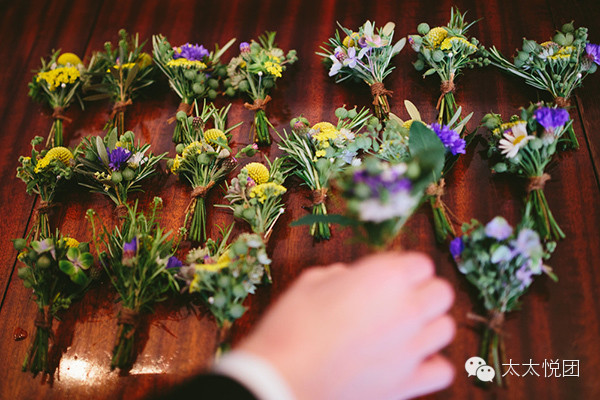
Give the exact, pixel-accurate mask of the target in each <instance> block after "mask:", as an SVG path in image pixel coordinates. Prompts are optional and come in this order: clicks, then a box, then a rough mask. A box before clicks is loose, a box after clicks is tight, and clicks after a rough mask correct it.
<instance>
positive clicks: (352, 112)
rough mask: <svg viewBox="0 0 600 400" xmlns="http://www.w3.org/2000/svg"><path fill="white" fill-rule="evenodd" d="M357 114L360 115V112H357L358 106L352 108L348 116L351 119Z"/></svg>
mask: <svg viewBox="0 0 600 400" xmlns="http://www.w3.org/2000/svg"><path fill="white" fill-rule="evenodd" d="M357 115H358V113H357V112H356V108H353V109H352V110H348V118H350V119H352V118H356V116H357Z"/></svg>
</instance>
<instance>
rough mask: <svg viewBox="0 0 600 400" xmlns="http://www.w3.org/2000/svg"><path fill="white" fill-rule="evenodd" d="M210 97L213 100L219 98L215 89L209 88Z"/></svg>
mask: <svg viewBox="0 0 600 400" xmlns="http://www.w3.org/2000/svg"><path fill="white" fill-rule="evenodd" d="M208 98H209V99H211V100H214V99H216V98H217V91H216V90H213V89H211V90H209V91H208Z"/></svg>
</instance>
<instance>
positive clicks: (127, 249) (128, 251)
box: [121, 237, 138, 267]
mask: <svg viewBox="0 0 600 400" xmlns="http://www.w3.org/2000/svg"><path fill="white" fill-rule="evenodd" d="M137 249H138V238H137V237H134V238H133V239H132V240H131V242H125V243H123V256H122V258H121V262H122V263H123V265H125V266H127V267H133V264H134V260H135V256H136V254H137Z"/></svg>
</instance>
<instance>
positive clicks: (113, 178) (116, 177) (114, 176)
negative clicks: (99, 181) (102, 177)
mask: <svg viewBox="0 0 600 400" xmlns="http://www.w3.org/2000/svg"><path fill="white" fill-rule="evenodd" d="M110 180H111V181H112V182H113V183H121V181H122V180H123V174H121V173H120V172H119V171H115V172H113V173H112V174H111V176H110Z"/></svg>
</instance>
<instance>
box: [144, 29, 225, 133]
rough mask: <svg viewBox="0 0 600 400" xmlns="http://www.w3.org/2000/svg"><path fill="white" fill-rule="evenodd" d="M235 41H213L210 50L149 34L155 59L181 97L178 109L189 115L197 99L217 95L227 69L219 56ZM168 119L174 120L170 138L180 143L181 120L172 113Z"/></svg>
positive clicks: (212, 97)
mask: <svg viewBox="0 0 600 400" xmlns="http://www.w3.org/2000/svg"><path fill="white" fill-rule="evenodd" d="M234 42H235V39H231V40H230V41H229V42H227V44H226V45H225V46H223V48H219V46H218V45H216V46H215V50H214V51H211V52H209V51H208V50H207V49H206V48H205V47H204V46H202V45H198V44H191V43H186V44H184V45H181V46H179V47H173V46H171V44H170V43H169V42H168V41H167V38H165V37H164V36H162V35H155V36H153V37H152V45H153V48H154V61H155V62H156V65H157V66H158V67H159V68H160V70H161V71H162V72H163V74H165V76H166V77H167V78H168V79H169V86H171V89H173V91H174V92H175V93H176V94H177V96H179V98H180V99H181V103H180V104H179V107H178V108H177V112H183V113H185V114H186V115H188V116H190V115H192V112H193V105H194V103H195V102H196V101H198V99H201V98H209V99H210V100H214V99H216V98H217V94H218V92H219V88H220V86H222V85H223V84H224V82H222V81H223V78H224V77H227V69H226V66H225V65H222V64H221V56H222V55H223V53H225V52H226V51H227V49H229V47H231V45H232V44H233V43H234ZM227 83H229V82H227ZM228 90H229V89H228ZM228 94H230V95H232V96H233V95H234V94H235V90H234V89H233V88H231V90H229V91H228ZM176 121H177V122H176ZM168 122H169V123H170V124H171V123H173V122H176V125H175V130H174V131H173V142H175V143H181V141H182V138H181V129H182V127H181V120H180V119H177V118H176V117H172V118H170V119H169V121H168Z"/></svg>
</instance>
